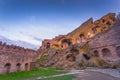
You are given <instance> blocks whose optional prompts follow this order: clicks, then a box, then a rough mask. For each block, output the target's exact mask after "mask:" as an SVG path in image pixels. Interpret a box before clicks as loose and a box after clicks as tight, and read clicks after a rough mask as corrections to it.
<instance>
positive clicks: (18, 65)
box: [16, 63, 21, 71]
mask: <svg viewBox="0 0 120 80" xmlns="http://www.w3.org/2000/svg"><path fill="white" fill-rule="evenodd" d="M20 70H21V64H20V63H17V64H16V71H20Z"/></svg>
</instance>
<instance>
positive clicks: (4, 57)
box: [0, 42, 38, 74]
mask: <svg viewBox="0 0 120 80" xmlns="http://www.w3.org/2000/svg"><path fill="white" fill-rule="evenodd" d="M37 55H38V54H37V52H36V51H34V50H31V49H24V48H22V47H19V46H15V45H7V44H6V43H2V42H0V74H5V73H10V72H16V71H23V70H30V64H31V62H34V61H35V60H36V58H37Z"/></svg>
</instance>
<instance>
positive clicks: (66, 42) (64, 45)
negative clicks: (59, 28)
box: [62, 39, 72, 48]
mask: <svg viewBox="0 0 120 80" xmlns="http://www.w3.org/2000/svg"><path fill="white" fill-rule="evenodd" d="M71 44H72V42H71V39H63V40H62V48H67V47H68V46H70V45H71Z"/></svg>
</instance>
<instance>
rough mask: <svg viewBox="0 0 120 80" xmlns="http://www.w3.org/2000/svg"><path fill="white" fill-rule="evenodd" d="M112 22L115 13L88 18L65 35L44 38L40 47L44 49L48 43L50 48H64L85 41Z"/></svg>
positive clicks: (105, 28) (113, 21)
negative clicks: (98, 17)
mask: <svg viewBox="0 0 120 80" xmlns="http://www.w3.org/2000/svg"><path fill="white" fill-rule="evenodd" d="M114 23H115V13H109V14H107V15H105V16H103V17H102V18H100V19H98V20H96V21H93V19H92V18H90V19H88V20H87V21H86V22H84V23H83V24H81V25H80V26H79V27H78V28H77V29H75V30H73V31H72V32H70V33H68V34H67V35H62V36H57V37H55V38H53V39H49V40H46V39H45V40H44V41H43V42H42V46H41V47H40V49H41V50H43V49H46V48H47V44H48V43H49V44H50V48H55V49H64V48H67V47H68V46H70V45H74V44H77V43H82V42H86V41H87V40H89V39H90V38H92V37H94V36H96V35H97V34H99V33H103V32H105V31H107V30H108V29H109V28H110V27H111V26H112V25H113V24H114Z"/></svg>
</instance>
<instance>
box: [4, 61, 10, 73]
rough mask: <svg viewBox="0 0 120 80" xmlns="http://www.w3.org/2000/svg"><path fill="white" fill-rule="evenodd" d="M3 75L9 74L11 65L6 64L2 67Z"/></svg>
mask: <svg viewBox="0 0 120 80" xmlns="http://www.w3.org/2000/svg"><path fill="white" fill-rule="evenodd" d="M4 69H5V73H10V69H11V63H6V64H5V65H4Z"/></svg>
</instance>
